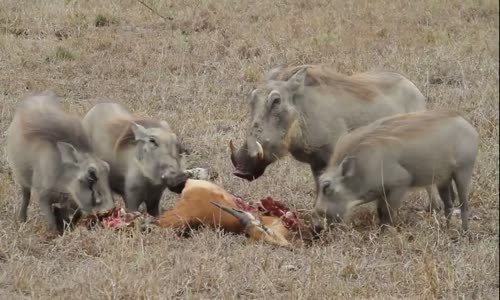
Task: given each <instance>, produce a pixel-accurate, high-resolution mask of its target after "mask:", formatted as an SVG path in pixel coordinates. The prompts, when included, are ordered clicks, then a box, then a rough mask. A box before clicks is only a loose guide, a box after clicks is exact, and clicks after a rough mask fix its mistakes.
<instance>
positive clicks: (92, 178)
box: [87, 167, 97, 187]
mask: <svg viewBox="0 0 500 300" xmlns="http://www.w3.org/2000/svg"><path fill="white" fill-rule="evenodd" d="M87 181H88V184H89V187H92V186H93V185H94V183H96V182H97V171H96V169H95V168H94V167H90V168H89V169H88V171H87Z"/></svg>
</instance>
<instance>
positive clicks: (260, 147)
mask: <svg viewBox="0 0 500 300" xmlns="http://www.w3.org/2000/svg"><path fill="white" fill-rule="evenodd" d="M256 143H257V148H258V149H259V151H258V152H257V158H258V159H259V160H263V159H264V148H262V145H261V144H260V143H259V142H257V141H256Z"/></svg>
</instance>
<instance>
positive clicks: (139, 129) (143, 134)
mask: <svg viewBox="0 0 500 300" xmlns="http://www.w3.org/2000/svg"><path fill="white" fill-rule="evenodd" d="M131 128H132V132H133V133H134V137H135V140H136V141H139V140H142V141H144V140H147V138H148V136H149V134H148V130H147V129H146V128H144V126H142V125H139V124H137V123H132V126H131Z"/></svg>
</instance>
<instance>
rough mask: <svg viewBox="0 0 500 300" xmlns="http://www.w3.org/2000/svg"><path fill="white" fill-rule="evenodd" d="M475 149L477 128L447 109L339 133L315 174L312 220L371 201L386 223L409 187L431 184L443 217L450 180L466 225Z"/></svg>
mask: <svg viewBox="0 0 500 300" xmlns="http://www.w3.org/2000/svg"><path fill="white" fill-rule="evenodd" d="M477 151H478V133H477V131H476V130H475V129H474V127H472V125H471V124H469V123H468V122H467V121H466V120H465V119H464V118H462V117H461V116H459V115H458V114H457V113H456V112H452V111H424V112H414V113H409V114H400V115H396V116H391V117H387V118H383V119H380V120H377V121H375V122H373V123H371V124H369V125H367V126H364V127H361V128H358V129H356V130H354V131H352V132H350V133H349V134H346V135H344V136H342V137H341V138H340V139H339V141H338V143H337V146H336V148H335V152H334V154H333V156H332V159H331V161H330V163H329V165H328V168H327V169H326V170H325V172H324V173H323V174H322V175H321V177H320V191H319V195H318V199H317V201H316V205H315V208H314V210H315V219H314V220H315V221H314V223H315V225H317V226H318V227H319V229H321V227H322V225H321V219H323V218H324V219H326V221H327V222H328V223H332V222H338V221H340V220H342V219H344V218H345V216H346V214H347V213H348V212H349V211H350V209H351V208H352V207H354V206H356V205H358V204H362V203H367V202H371V201H377V210H378V214H379V218H380V222H381V223H382V224H391V223H392V220H393V218H394V217H395V216H396V215H395V214H396V213H397V209H398V208H399V206H400V204H401V202H402V198H403V196H404V195H405V193H406V192H407V191H408V190H409V188H413V187H423V186H428V185H430V184H435V185H437V187H438V191H439V194H440V196H441V199H442V200H443V203H444V208H445V215H446V217H447V223H448V222H449V218H450V216H451V213H452V206H453V200H452V197H451V194H452V193H453V189H452V181H454V182H455V185H456V187H457V192H458V198H459V200H460V204H461V218H462V228H463V229H464V230H467V229H468V221H467V220H468V204H467V200H468V194H469V184H470V181H471V176H472V171H473V168H474V164H475V161H476V156H477Z"/></svg>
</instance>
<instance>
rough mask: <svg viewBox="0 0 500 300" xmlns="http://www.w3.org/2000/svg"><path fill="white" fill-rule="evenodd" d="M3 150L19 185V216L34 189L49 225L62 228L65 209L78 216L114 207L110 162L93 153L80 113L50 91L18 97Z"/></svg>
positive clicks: (54, 228)
mask: <svg viewBox="0 0 500 300" xmlns="http://www.w3.org/2000/svg"><path fill="white" fill-rule="evenodd" d="M7 156H8V161H9V164H10V166H11V168H12V173H13V175H14V179H15V181H16V182H17V183H18V184H19V185H20V186H21V190H22V205H21V210H20V213H19V219H20V220H21V221H22V222H25V221H26V219H27V213H28V205H29V202H30V198H31V193H32V192H33V191H35V192H36V194H37V196H38V198H39V202H40V210H41V211H42V213H43V214H44V215H45V218H46V220H47V223H48V227H49V230H51V231H59V232H60V233H61V232H62V230H63V229H64V228H63V226H62V225H63V224H62V221H63V220H69V216H68V215H61V213H63V212H65V213H69V212H75V214H76V215H80V216H81V215H82V214H83V215H85V214H90V213H99V212H104V211H106V210H109V209H111V208H112V207H113V198H112V194H111V189H110V188H109V184H108V175H109V165H108V164H107V163H106V162H104V161H102V160H101V159H99V158H97V157H96V156H95V155H94V154H93V151H92V148H91V146H90V142H89V140H88V138H87V136H86V135H85V133H84V130H83V128H82V125H81V121H80V119H79V118H77V117H76V116H72V115H69V114H67V113H65V112H64V111H62V110H61V108H60V105H59V100H58V97H57V96H56V94H55V93H53V92H52V91H46V92H44V93H40V94H38V95H31V96H27V97H25V98H23V99H21V101H20V103H19V105H18V107H17V109H16V112H15V114H14V117H13V120H12V123H11V124H10V126H9V128H8V135H7ZM54 206H55V207H54Z"/></svg>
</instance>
